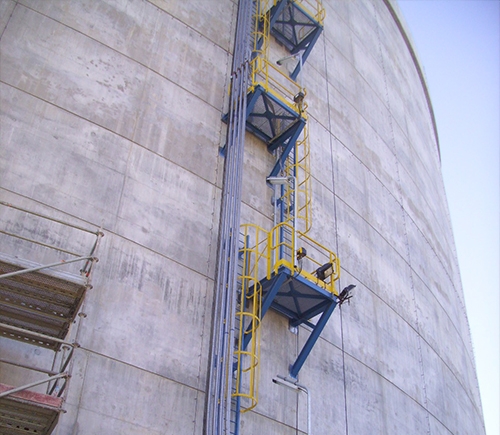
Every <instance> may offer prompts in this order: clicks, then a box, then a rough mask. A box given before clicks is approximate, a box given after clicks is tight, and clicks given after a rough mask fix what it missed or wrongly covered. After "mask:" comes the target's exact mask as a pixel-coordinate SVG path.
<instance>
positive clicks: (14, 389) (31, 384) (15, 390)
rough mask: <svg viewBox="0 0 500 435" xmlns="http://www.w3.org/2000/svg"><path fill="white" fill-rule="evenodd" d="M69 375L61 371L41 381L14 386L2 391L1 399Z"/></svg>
mask: <svg viewBox="0 0 500 435" xmlns="http://www.w3.org/2000/svg"><path fill="white" fill-rule="evenodd" d="M68 376H69V374H68V373H59V374H58V375H54V376H49V377H48V378H47V379H43V380H41V381H35V382H31V383H30V384H26V385H22V386H21V387H16V388H12V389H11V390H7V391H4V392H3V393H0V399H1V398H2V397H6V396H8V395H9V394H14V393H18V392H19V391H23V390H27V389H29V388H32V387H36V386H37V385H41V384H45V383H46V382H50V381H54V380H55V379H60V378H67V377H68Z"/></svg>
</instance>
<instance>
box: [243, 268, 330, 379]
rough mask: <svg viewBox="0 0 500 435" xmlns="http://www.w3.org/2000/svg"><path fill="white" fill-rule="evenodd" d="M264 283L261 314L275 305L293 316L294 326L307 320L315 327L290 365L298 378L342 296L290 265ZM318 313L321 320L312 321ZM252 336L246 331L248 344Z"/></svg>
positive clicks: (285, 314) (291, 371)
mask: <svg viewBox="0 0 500 435" xmlns="http://www.w3.org/2000/svg"><path fill="white" fill-rule="evenodd" d="M261 284H262V292H263V299H262V311H261V318H264V316H265V314H266V313H267V311H268V310H269V308H272V309H274V310H276V311H278V312H279V313H281V314H283V315H284V316H286V317H287V318H288V319H290V325H291V326H298V325H301V324H306V325H308V326H309V327H311V328H312V331H311V334H310V335H309V338H308V339H307V341H306V343H305V344H304V347H303V348H302V350H301V351H300V353H299V356H298V357H297V359H296V360H295V362H294V363H293V364H292V365H290V376H291V377H292V378H295V379H296V378H297V375H298V374H299V371H300V369H301V368H302V366H303V364H304V363H305V361H306V359H307V357H308V356H309V354H310V352H311V350H312V348H313V347H314V344H315V343H316V341H317V340H318V338H319V337H320V335H321V332H322V331H323V329H324V327H325V326H326V324H327V322H328V319H329V318H330V316H331V315H332V313H333V311H334V310H335V307H336V306H337V304H338V303H339V298H338V297H337V296H335V295H333V294H331V293H330V292H328V291H326V290H324V289H323V288H321V287H320V286H318V285H316V284H315V283H314V282H312V281H310V280H308V279H305V278H304V277H302V276H300V275H299V274H298V273H292V272H291V271H290V269H288V268H286V267H281V268H280V269H279V270H278V273H276V274H275V275H273V276H272V277H271V278H270V279H269V280H268V279H267V278H265V279H263V280H261ZM317 315H321V316H320V318H319V320H318V321H317V322H316V324H313V323H311V322H310V319H311V318H313V317H315V316H317ZM248 329H250V328H248ZM248 329H247V331H248ZM251 339H252V336H251V334H246V335H245V338H244V348H245V347H246V346H247V345H248V343H249V342H250V340H251Z"/></svg>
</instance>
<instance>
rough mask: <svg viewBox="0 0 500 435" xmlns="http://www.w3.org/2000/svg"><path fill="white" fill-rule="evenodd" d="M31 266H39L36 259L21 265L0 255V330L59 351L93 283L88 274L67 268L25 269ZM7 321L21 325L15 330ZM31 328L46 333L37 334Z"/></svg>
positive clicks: (13, 336) (11, 335)
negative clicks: (67, 269)
mask: <svg viewBox="0 0 500 435" xmlns="http://www.w3.org/2000/svg"><path fill="white" fill-rule="evenodd" d="M32 269H36V265H35V264H34V263H28V262H24V266H21V265H20V262H19V261H15V260H13V259H8V258H6V257H4V256H0V276H2V279H0V334H1V335H2V336H5V337H7V338H10V339H14V340H19V341H23V342H29V343H32V344H35V345H37V346H43V347H46V348H49V349H52V350H55V351H57V350H59V348H60V346H61V341H60V340H63V339H64V338H65V337H66V335H67V333H68V330H69V327H70V324H71V322H72V321H73V319H74V318H75V316H76V314H77V313H78V310H79V308H80V306H81V304H82V301H83V299H84V297H85V292H86V290H87V289H88V288H89V287H90V285H89V284H88V283H87V279H86V278H84V277H82V276H78V275H71V274H68V273H64V272H56V271H53V270H50V271H49V270H48V269H43V270H35V271H32V272H25V271H26V270H32ZM13 273H19V274H17V275H12V274H13ZM4 275H6V276H7V278H5V277H4ZM9 275H10V276H9ZM4 325H9V326H13V327H15V328H19V329H18V330H16V332H13V329H12V328H9V329H8V328H7V327H5V326H4ZM32 332H35V333H37V334H43V335H45V336H47V337H46V338H40V337H39V336H37V337H34V336H33V334H31V333H32ZM50 337H52V338H56V339H59V340H51V339H50Z"/></svg>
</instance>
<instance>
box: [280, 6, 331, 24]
mask: <svg viewBox="0 0 500 435" xmlns="http://www.w3.org/2000/svg"><path fill="white" fill-rule="evenodd" d="M277 1H278V0H275V3H277ZM292 2H294V3H296V4H298V5H300V7H301V9H303V10H304V11H305V12H306V13H307V14H308V15H310V16H311V17H313V18H314V19H315V20H316V21H317V22H318V23H319V24H321V25H323V21H324V20H325V15H326V14H325V8H324V7H323V4H322V3H321V1H320V0H292Z"/></svg>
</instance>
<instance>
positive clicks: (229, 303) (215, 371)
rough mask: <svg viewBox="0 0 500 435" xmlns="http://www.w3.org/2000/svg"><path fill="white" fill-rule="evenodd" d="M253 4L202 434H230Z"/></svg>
mask: <svg viewBox="0 0 500 435" xmlns="http://www.w3.org/2000/svg"><path fill="white" fill-rule="evenodd" d="M252 4H253V1H252V0H240V2H239V6H238V19H237V31H236V38H235V45H234V58H233V71H232V74H231V77H232V89H231V99H230V109H229V116H228V129H227V144H226V159H225V163H224V180H223V188H222V201H221V218H220V219H221V220H220V226H219V239H218V256H217V272H216V276H215V284H214V293H215V295H214V309H213V324H212V334H211V353H210V362H209V364H210V365H209V374H208V380H207V396H206V397H207V399H206V409H205V412H206V419H205V434H206V435H223V434H229V432H230V426H231V424H230V422H231V419H230V417H231V406H230V405H231V390H232V361H233V346H232V344H233V342H234V318H235V315H236V313H235V308H236V300H235V297H236V288H237V264H238V256H237V252H238V234H239V225H240V210H241V183H242V170H243V151H244V135H245V124H246V103H247V99H246V94H247V89H248V79H249V70H248V62H249V59H250V53H251V48H250V41H251V39H250V36H251V35H250V25H251V19H252V14H251V12H252V8H251V5H252Z"/></svg>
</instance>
